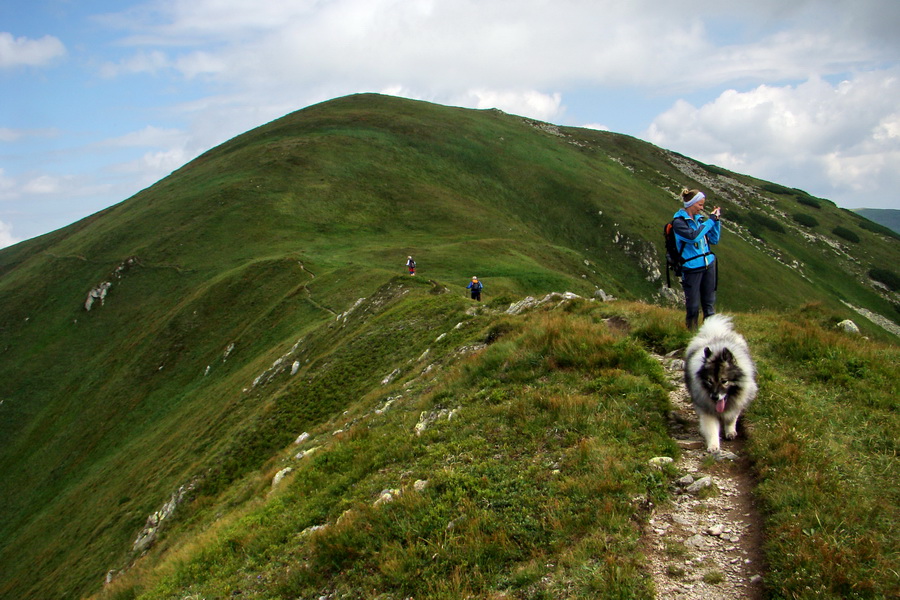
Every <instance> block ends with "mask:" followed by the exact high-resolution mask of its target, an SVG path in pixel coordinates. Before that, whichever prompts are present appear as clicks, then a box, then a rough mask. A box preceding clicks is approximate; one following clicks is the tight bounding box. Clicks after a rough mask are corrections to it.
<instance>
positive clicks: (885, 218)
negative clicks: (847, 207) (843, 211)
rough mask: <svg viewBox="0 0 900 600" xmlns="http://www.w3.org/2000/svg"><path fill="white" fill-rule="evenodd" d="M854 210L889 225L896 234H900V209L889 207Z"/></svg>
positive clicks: (874, 220)
mask: <svg viewBox="0 0 900 600" xmlns="http://www.w3.org/2000/svg"><path fill="white" fill-rule="evenodd" d="M853 212H855V213H856V214H858V215H860V216H862V217H865V218H866V219H868V220H870V221H872V222H873V223H876V224H877V225H881V226H883V227H887V228H888V229H890V230H891V231H892V232H894V233H895V234H897V235H900V210H897V209H887V208H857V209H856V210H854V211H853Z"/></svg>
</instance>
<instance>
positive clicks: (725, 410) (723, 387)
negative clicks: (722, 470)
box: [684, 315, 757, 452]
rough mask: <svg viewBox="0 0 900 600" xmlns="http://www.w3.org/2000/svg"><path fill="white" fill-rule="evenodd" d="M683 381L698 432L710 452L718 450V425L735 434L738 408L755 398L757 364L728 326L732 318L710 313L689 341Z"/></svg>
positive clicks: (733, 435)
mask: <svg viewBox="0 0 900 600" xmlns="http://www.w3.org/2000/svg"><path fill="white" fill-rule="evenodd" d="M684 383H685V385H686V386H687V389H688V392H689V393H690V395H691V401H692V402H693V403H694V410H695V411H697V418H698V420H699V422H700V433H701V434H702V435H703V439H704V440H706V449H707V451H709V452H718V451H719V427H720V424H721V425H724V426H725V437H726V438H727V439H729V440H733V439H734V438H735V437H736V436H737V430H736V429H735V426H736V424H737V419H738V416H740V414H741V411H743V410H744V408H746V407H747V405H748V404H750V402H751V401H752V400H753V399H754V398H755V397H756V390H757V388H756V366H755V365H754V364H753V359H751V358H750V347H749V346H748V345H747V341H746V340H745V339H744V338H743V336H741V335H740V334H739V333H737V332H736V331H735V330H734V328H733V327H732V326H731V317H728V316H725V315H713V316H711V317H709V318H708V319H704V321H703V326H702V327H700V330H699V331H698V332H697V335H695V336H694V339H692V340H691V343H690V344H688V347H687V350H686V351H685V354H684Z"/></svg>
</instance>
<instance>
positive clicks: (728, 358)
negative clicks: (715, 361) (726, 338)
mask: <svg viewBox="0 0 900 600" xmlns="http://www.w3.org/2000/svg"><path fill="white" fill-rule="evenodd" d="M722 360H724V361H725V362H732V361H733V360H734V354H732V353H731V350H729V349H728V348H722Z"/></svg>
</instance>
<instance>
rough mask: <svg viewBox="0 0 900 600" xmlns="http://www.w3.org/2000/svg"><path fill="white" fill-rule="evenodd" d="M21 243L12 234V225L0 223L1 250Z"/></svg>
mask: <svg viewBox="0 0 900 600" xmlns="http://www.w3.org/2000/svg"><path fill="white" fill-rule="evenodd" d="M21 241H22V240H20V239H18V238H17V237H15V236H14V235H13V234H12V225H10V224H8V223H4V222H3V221H0V248H6V247H7V246H12V245H13V244H16V243H18V242H21Z"/></svg>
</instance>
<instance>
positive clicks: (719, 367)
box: [697, 348, 743, 413]
mask: <svg viewBox="0 0 900 600" xmlns="http://www.w3.org/2000/svg"><path fill="white" fill-rule="evenodd" d="M703 356H704V359H703V366H702V367H701V368H700V372H699V373H697V375H698V376H699V379H700V383H701V385H703V387H704V389H705V390H706V392H707V393H708V394H709V397H710V398H712V401H713V402H715V404H716V412H719V413H721V412H724V411H725V407H726V405H727V403H728V399H729V397H733V396H735V395H737V394H738V392H740V389H741V385H740V382H741V378H742V377H743V371H741V369H740V367H738V366H737V363H736V362H735V360H734V355H733V354H732V353H731V351H730V350H728V348H724V349H723V350H722V351H721V352H719V353H718V354H715V355H714V354H713V353H712V350H710V349H709V348H705V349H704V350H703Z"/></svg>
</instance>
